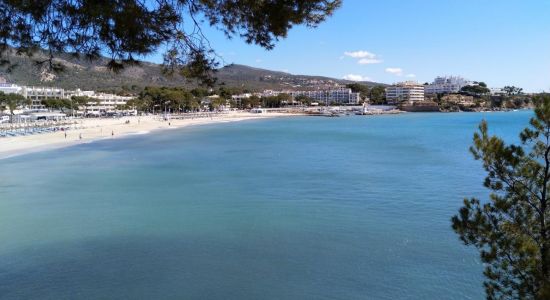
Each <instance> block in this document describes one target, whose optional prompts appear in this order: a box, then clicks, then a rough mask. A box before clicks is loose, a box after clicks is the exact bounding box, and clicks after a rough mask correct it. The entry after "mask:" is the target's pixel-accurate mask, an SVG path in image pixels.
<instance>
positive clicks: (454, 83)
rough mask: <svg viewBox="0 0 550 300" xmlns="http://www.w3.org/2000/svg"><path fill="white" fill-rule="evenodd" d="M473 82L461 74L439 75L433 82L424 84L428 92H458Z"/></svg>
mask: <svg viewBox="0 0 550 300" xmlns="http://www.w3.org/2000/svg"><path fill="white" fill-rule="evenodd" d="M470 84H471V82H470V81H468V80H466V79H464V78H462V77H460V76H444V77H442V76H438V77H436V78H435V79H434V81H433V82H432V83H431V84H428V85H425V86H424V93H426V94H452V93H458V92H459V91H460V89H461V88H462V87H464V86H467V85H470Z"/></svg>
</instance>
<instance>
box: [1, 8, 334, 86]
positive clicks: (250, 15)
mask: <svg viewBox="0 0 550 300" xmlns="http://www.w3.org/2000/svg"><path fill="white" fill-rule="evenodd" d="M340 4H341V0H273V1H265V0H156V1H142V0H125V1H119V0H110V1H109V0H102V1H97V0H40V1H38V0H25V1H21V0H4V1H1V2H0V29H1V30H0V58H1V59H2V62H3V63H4V64H9V60H8V55H7V53H8V52H9V51H10V49H11V48H14V49H15V50H16V51H17V53H18V54H24V55H29V56H30V55H33V54H34V53H36V51H37V50H39V49H44V50H46V51H47V53H48V54H49V57H47V58H45V59H44V58H39V59H37V61H36V62H37V63H38V64H46V65H48V66H49V68H50V69H53V70H55V71H60V70H62V67H63V66H62V65H60V64H59V63H56V61H55V60H54V57H55V55H56V54H57V53H65V52H67V53H72V54H74V55H75V56H79V57H80V56H84V57H86V58H89V59H97V58H99V57H100V56H101V55H105V56H108V57H110V61H109V62H108V63H107V66H108V67H109V68H110V69H112V70H115V71H116V70H120V69H121V68H123V67H124V66H125V65H127V64H136V63H138V60H137V59H138V58H140V57H144V56H146V55H149V54H152V53H154V52H156V51H157V50H158V49H167V50H166V52H165V53H164V63H165V67H166V71H167V72H175V71H177V72H179V73H181V74H182V75H184V76H187V77H190V78H198V79H200V80H201V81H202V82H205V83H209V84H211V83H213V81H212V77H211V71H212V70H214V68H215V67H216V65H217V60H216V55H215V53H214V52H213V49H212V48H211V46H210V44H209V41H208V39H207V38H206V37H205V35H204V34H203V31H202V28H201V25H202V24H203V21H206V22H207V23H208V24H209V25H210V26H213V27H215V28H218V29H220V30H221V31H223V32H224V33H225V35H226V36H227V37H228V38H232V37H235V36H239V37H242V38H244V40H245V41H246V42H247V43H250V44H257V45H260V46H261V47H264V48H266V49H272V48H273V47H274V44H275V42H276V41H277V40H279V39H280V38H284V37H286V36H287V34H288V31H289V30H290V29H291V28H292V27H293V26H294V25H300V24H304V25H306V26H311V27H315V26H317V25H318V24H319V23H321V22H323V21H324V20H325V19H326V18H327V17H328V16H330V15H331V14H332V13H333V12H334V10H335V9H337V8H338V7H339V6H340Z"/></svg>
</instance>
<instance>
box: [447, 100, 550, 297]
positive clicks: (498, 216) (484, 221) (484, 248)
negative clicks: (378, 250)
mask: <svg viewBox="0 0 550 300" xmlns="http://www.w3.org/2000/svg"><path fill="white" fill-rule="evenodd" d="M534 103H535V110H534V112H535V116H534V117H533V118H532V119H531V121H530V127H528V128H525V129H524V130H523V131H522V132H521V133H520V140H521V144H519V145H515V144H507V143H506V142H505V141H504V140H502V139H501V138H499V137H497V136H490V135H489V131H488V125H487V123H486V122H485V121H483V122H482V123H481V124H480V126H479V132H477V133H475V135H474V144H473V146H472V147H471V152H472V154H473V156H474V158H475V159H476V160H480V161H481V162H482V163H483V167H484V169H485V171H487V177H486V178H485V182H484V185H485V187H487V188H488V189H490V190H491V191H492V192H491V194H490V200H489V201H481V200H479V199H476V198H471V199H465V200H464V206H463V207H462V208H461V209H460V211H459V213H458V214H457V215H455V216H454V217H453V218H452V228H453V229H454V231H455V232H456V233H457V234H458V235H459V237H460V239H461V240H462V242H463V243H464V244H466V245H471V246H474V247H476V248H477V249H478V250H479V252H480V257H481V261H482V262H483V264H484V266H485V270H484V275H485V282H484V287H485V291H486V295H487V298H488V299H541V300H542V299H550V223H549V222H550V207H549V206H550V202H549V201H550V199H549V192H550V191H549V188H550V95H541V96H538V97H536V98H535V99H534Z"/></svg>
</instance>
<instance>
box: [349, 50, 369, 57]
mask: <svg viewBox="0 0 550 300" xmlns="http://www.w3.org/2000/svg"><path fill="white" fill-rule="evenodd" d="M344 55H346V56H349V57H353V58H375V57H376V54H374V53H370V52H368V51H363V50H359V51H346V52H344Z"/></svg>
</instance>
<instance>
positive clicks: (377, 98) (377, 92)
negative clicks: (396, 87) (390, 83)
mask: <svg viewBox="0 0 550 300" xmlns="http://www.w3.org/2000/svg"><path fill="white" fill-rule="evenodd" d="M369 98H370V101H371V103H372V104H384V103H386V88H384V86H382V85H377V86H374V87H372V88H371V89H370V92H369Z"/></svg>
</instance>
